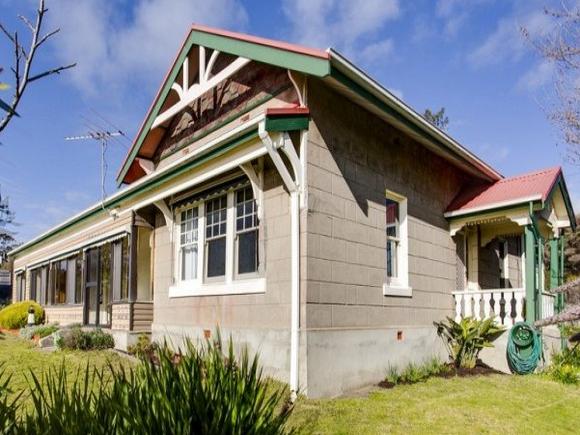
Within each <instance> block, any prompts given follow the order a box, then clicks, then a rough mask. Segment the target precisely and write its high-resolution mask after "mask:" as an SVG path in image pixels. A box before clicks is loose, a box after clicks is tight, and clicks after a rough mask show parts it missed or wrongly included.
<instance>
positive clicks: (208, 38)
mask: <svg viewBox="0 0 580 435" xmlns="http://www.w3.org/2000/svg"><path fill="white" fill-rule="evenodd" d="M190 37H191V38H192V40H193V42H194V43H195V44H197V45H203V46H204V47H207V48H212V49H214V50H219V51H223V52H226V53H230V54H235V55H237V56H242V57H247V58H249V59H253V60H256V61H258V62H263V63H268V64H271V65H275V66H279V67H281V68H288V69H291V70H294V71H299V72H302V73H305V74H310V75H313V76H317V77H325V76H327V75H329V74H330V61H329V59H322V58H320V57H316V56H311V55H308V54H304V53H296V52H293V51H288V50H284V49H281V48H276V47H270V46H267V45H261V44H258V43H255V42H249V41H242V40H239V39H233V38H230V37H228V36H222V35H214V34H211V33H206V32H202V31H199V30H193V31H192V32H191V35H190Z"/></svg>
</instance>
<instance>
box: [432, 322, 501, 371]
mask: <svg viewBox="0 0 580 435" xmlns="http://www.w3.org/2000/svg"><path fill="white" fill-rule="evenodd" d="M434 325H435V327H436V328H437V335H439V337H441V339H442V340H443V343H444V344H445V347H446V349H447V352H448V353H449V358H450V359H451V360H452V361H453V363H454V365H455V367H458V368H459V367H462V368H473V367H475V364H476V362H477V357H478V356H479V352H481V350H482V349H483V348H484V347H493V344H492V343H493V341H494V340H495V339H497V338H498V337H499V336H500V335H501V334H502V333H503V332H504V331H505V328H504V327H503V326H501V325H498V324H497V322H496V321H495V320H494V319H491V318H490V319H485V320H477V319H475V318H474V317H464V318H463V319H461V321H460V322H456V321H455V320H453V319H452V318H451V317H447V318H446V320H444V321H441V322H434Z"/></svg>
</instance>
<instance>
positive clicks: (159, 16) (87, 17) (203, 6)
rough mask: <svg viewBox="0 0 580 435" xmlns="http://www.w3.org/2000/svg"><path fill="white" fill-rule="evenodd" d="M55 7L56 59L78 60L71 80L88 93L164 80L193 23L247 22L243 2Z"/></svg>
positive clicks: (85, 2)
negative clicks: (57, 33)
mask: <svg viewBox="0 0 580 435" xmlns="http://www.w3.org/2000/svg"><path fill="white" fill-rule="evenodd" d="M127 7H129V9H130V10H129V11H127V12H126V13H120V11H123V10H124V9H123V8H125V9H126V8H127ZM50 8H51V13H50V14H48V18H49V19H50V20H51V21H52V22H51V23H50V25H51V26H55V27H60V28H61V34H60V35H59V36H58V41H57V44H58V45H56V46H55V52H56V56H58V57H59V59H60V60H62V61H63V62H71V61H75V62H77V64H78V66H77V67H76V68H74V69H73V70H71V71H70V73H69V74H67V76H70V77H71V78H72V80H73V81H74V83H75V84H76V85H77V86H78V87H79V88H80V89H81V90H82V91H83V92H84V93H85V94H89V95H96V94H102V92H103V90H104V89H106V90H108V91H112V92H113V93H114V92H116V90H118V88H123V87H124V86H126V84H127V83H130V84H135V82H137V83H139V81H144V82H145V83H151V82H159V81H160V80H161V79H162V75H163V72H164V71H165V70H166V69H167V67H168V65H169V64H170V62H171V60H172V59H173V57H174V56H175V53H176V51H177V49H178V48H179V44H180V43H181V41H182V40H183V38H184V36H185V34H186V31H187V29H188V28H189V26H190V25H191V24H192V23H194V22H197V23H202V24H207V25H213V26H220V27H240V26H243V25H244V24H245V23H246V21H247V15H246V11H245V9H244V8H243V6H242V5H241V4H240V3H239V0H212V1H203V0H138V1H134V2H126V1H123V0H114V1H107V2H104V1H99V0H60V1H58V2H51V4H50Z"/></svg>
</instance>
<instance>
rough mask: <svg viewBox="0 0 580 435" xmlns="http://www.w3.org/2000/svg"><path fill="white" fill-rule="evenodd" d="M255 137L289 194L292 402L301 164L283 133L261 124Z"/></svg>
mask: <svg viewBox="0 0 580 435" xmlns="http://www.w3.org/2000/svg"><path fill="white" fill-rule="evenodd" d="M258 135H259V136H260V139H262V142H263V144H264V146H265V147H266V150H267V151H268V154H269V156H270V158H271V159H272V161H273V162H274V165H275V166H276V169H277V170H278V172H279V173H280V176H281V177H282V180H283V181H284V184H285V185H286V188H287V189H288V191H289V192H290V240H291V243H290V251H291V253H290V255H291V275H290V281H291V284H290V287H291V294H292V297H291V313H290V317H291V321H290V391H291V399H292V401H294V400H296V397H297V395H298V388H299V377H298V371H299V359H298V355H299V348H300V343H299V340H300V335H299V332H300V190H301V187H302V182H303V181H302V163H301V161H300V159H299V157H298V155H297V154H296V150H295V149H294V145H293V144H292V141H291V140H290V138H289V136H288V134H287V133H282V134H277V135H276V136H275V137H272V136H270V133H269V132H268V131H266V127H265V122H261V123H260V125H259V127H258ZM278 150H282V151H283V152H284V154H285V155H286V157H288V160H289V162H290V165H291V166H292V169H293V172H294V175H292V174H290V172H289V171H288V168H287V167H286V165H285V164H284V161H283V160H282V158H281V156H280V154H279V151H278Z"/></svg>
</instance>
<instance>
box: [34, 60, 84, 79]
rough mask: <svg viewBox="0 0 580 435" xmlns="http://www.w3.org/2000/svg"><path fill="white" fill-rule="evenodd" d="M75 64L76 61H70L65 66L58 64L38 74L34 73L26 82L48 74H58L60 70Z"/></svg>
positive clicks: (72, 66)
mask: <svg viewBox="0 0 580 435" xmlns="http://www.w3.org/2000/svg"><path fill="white" fill-rule="evenodd" d="M75 66H77V64H76V63H71V64H70V65H66V66H59V67H58V68H53V69H49V70H47V71H44V72H41V73H40V74H36V75H34V76H32V77H30V78H29V79H28V83H32V82H33V81H35V80H38V79H41V78H43V77H46V76H49V75H51V74H60V72H61V71H64V70H66V69H69V68H74V67H75Z"/></svg>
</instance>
